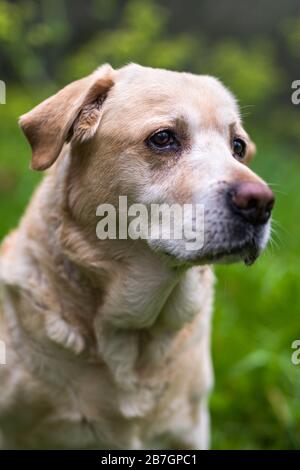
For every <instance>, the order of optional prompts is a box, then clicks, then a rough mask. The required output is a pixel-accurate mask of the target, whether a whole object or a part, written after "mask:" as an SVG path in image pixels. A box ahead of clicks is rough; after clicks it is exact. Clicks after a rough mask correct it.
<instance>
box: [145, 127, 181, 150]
mask: <svg viewBox="0 0 300 470" xmlns="http://www.w3.org/2000/svg"><path fill="white" fill-rule="evenodd" d="M147 143H148V145H149V146H150V147H153V148H155V149H159V150H164V149H170V150H171V149H176V148H178V147H179V146H180V144H179V142H178V140H177V139H176V136H175V134H174V132H172V131H171V130H169V129H164V130H161V131H158V132H156V133H155V134H152V135H151V136H150V137H149V138H148V139H147Z"/></svg>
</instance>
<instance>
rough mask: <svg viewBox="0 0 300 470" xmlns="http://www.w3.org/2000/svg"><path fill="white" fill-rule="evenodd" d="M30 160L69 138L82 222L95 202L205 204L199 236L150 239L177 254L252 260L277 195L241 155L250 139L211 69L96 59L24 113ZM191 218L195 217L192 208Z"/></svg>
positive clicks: (51, 153)
mask: <svg viewBox="0 0 300 470" xmlns="http://www.w3.org/2000/svg"><path fill="white" fill-rule="evenodd" d="M20 122H21V127H22V129H23V131H24V132H25V135H26V136H27V138H28V140H29V142H30V144H31V146H32V149H33V159H32V167H33V168H34V169H37V170H44V169H46V168H49V167H50V166H51V165H52V164H53V163H54V162H55V161H56V159H57V158H58V156H59V154H60V152H61V150H62V147H63V145H64V143H65V142H67V141H69V142H70V143H71V165H70V172H69V186H68V187H69V191H70V193H69V204H70V207H71V208H72V211H73V213H74V217H75V219H77V220H78V221H79V222H80V223H81V224H82V225H83V224H91V223H93V222H94V221H95V211H96V207H97V206H98V205H99V204H100V203H104V202H106V203H107V202H109V203H112V204H115V205H116V204H117V200H118V196H119V195H126V196H127V197H128V202H129V203H140V204H145V205H146V206H147V207H149V205H150V204H153V203H155V204H169V205H171V204H176V203H178V204H180V205H185V204H187V205H191V204H192V205H197V204H198V205H202V206H203V208H204V243H203V246H201V248H199V249H197V250H187V249H186V243H184V241H186V240H178V239H169V240H166V239H160V240H155V241H154V240H151V239H149V240H148V244H149V246H150V247H151V248H152V249H155V250H159V251H161V252H164V253H167V254H169V255H171V256H172V257H173V258H174V259H176V260H178V261H183V262H192V263H193V262H197V263H208V262H220V261H222V262H228V261H237V260H245V261H246V262H249V263H250V262H252V261H254V260H255V259H256V257H257V256H258V255H259V253H260V252H261V250H262V249H263V248H264V247H265V245H266V243H267V241H268V238H269V232H270V214H271V210H272V207H273V203H274V196H273V193H272V192H271V190H270V189H269V188H268V186H267V185H266V184H265V183H264V182H263V181H262V180H261V179H260V178H259V177H258V176H257V175H255V174H254V173H253V172H252V171H251V170H250V169H249V168H248V167H247V166H246V164H247V163H248V162H249V160H250V159H251V157H252V155H253V154H254V152H255V145H254V144H253V143H252V142H251V140H250V138H249V136H248V134H247V133H246V132H245V130H244V129H243V127H242V124H241V119H240V115H239V111H238V107H237V104H236V101H235V99H234V97H233V96H232V94H231V93H230V92H229V91H228V90H227V89H226V88H225V87H224V86H223V85H222V84H221V83H220V82H219V81H218V80H217V79H215V78H212V77H208V76H197V75H192V74H189V73H177V72H171V71H166V70H161V69H151V68H145V67H141V66H138V65H134V64H132V65H128V66H126V67H123V68H121V69H119V70H113V69H112V68H111V67H110V66H108V65H105V66H102V67H100V68H99V69H98V70H97V71H96V72H94V73H93V74H91V75H90V76H88V77H86V78H84V79H82V80H79V81H77V82H74V83H72V84H71V85H69V86H67V87H66V88H64V89H63V90H61V91H60V92H59V93H58V94H56V95H55V96H53V97H51V98H49V99H48V100H46V101H45V102H43V103H42V104H40V105H39V106H37V107H36V108H34V109H33V110H32V111H31V112H29V113H28V114H26V115H25V116H23V117H22V118H21V121H20ZM192 220H193V217H192Z"/></svg>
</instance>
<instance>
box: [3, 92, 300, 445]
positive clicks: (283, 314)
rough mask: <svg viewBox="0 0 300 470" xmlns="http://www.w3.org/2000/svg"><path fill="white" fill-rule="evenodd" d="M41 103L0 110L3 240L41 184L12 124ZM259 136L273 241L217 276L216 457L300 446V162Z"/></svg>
mask: <svg viewBox="0 0 300 470" xmlns="http://www.w3.org/2000/svg"><path fill="white" fill-rule="evenodd" d="M37 95H38V94H37ZM38 100H39V97H38V96H35V97H32V96H28V94H26V93H25V92H24V93H21V92H18V91H17V90H14V91H13V93H12V95H11V96H10V97H8V104H7V105H5V106H0V119H1V127H0V159H1V161H0V239H1V238H2V237H3V236H4V234H5V233H6V232H7V231H8V230H9V229H11V228H12V227H14V226H15V225H16V223H17V221H18V219H19V217H20V216H21V214H22V212H23V210H24V207H25V206H26V204H27V203H28V200H29V198H30V194H31V193H32V190H33V188H34V186H35V185H36V183H37V182H38V180H39V178H40V175H38V174H36V173H34V172H32V171H30V170H29V157H30V152H29V147H28V145H27V144H26V142H25V139H24V137H23V136H22V134H21V132H20V131H19V130H18V127H17V124H16V119H17V116H18V115H19V114H21V113H22V112H24V111H25V110H27V109H29V108H30V107H31V105H32V102H33V101H34V102H37V101H38ZM258 135H260V139H259V148H260V151H259V153H258V157H257V159H256V160H255V162H254V164H253V168H254V169H255V170H256V171H258V172H259V174H261V175H262V176H263V177H265V178H266V180H267V181H268V182H271V183H274V187H273V188H274V190H275V192H276V193H277V203H276V208H275V211H274V218H275V220H276V221H277V222H276V223H275V225H274V227H275V230H276V232H277V234H274V240H275V242H276V243H274V246H273V247H270V248H269V249H268V250H267V252H266V253H265V254H264V255H263V256H262V257H261V259H259V260H258V261H257V263H256V264H255V265H254V266H252V267H251V268H247V267H245V266H243V265H234V266H224V267H218V268H217V269H216V273H217V278H218V282H217V285H216V292H217V297H216V305H215V315H214V328H213V357H214V366H215V376H216V384H215V389H214V392H213V394H212V398H211V409H212V424H213V433H212V446H213V448H216V449H265V448H272V449H279V448H282V449H293V448H300V424H299V423H300V406H299V405H300V366H298V367H297V366H295V365H292V363H291V352H292V350H291V343H292V341H293V340H294V339H298V338H299V339H300V321H299V316H300V292H299V287H300V269H299V258H300V243H299V241H300V224H299V219H300V210H299V209H300V207H299V201H300V197H299V172H300V162H299V160H297V155H296V154H295V153H294V151H292V150H291V149H289V148H288V147H287V146H284V145H282V146H278V145H277V144H274V143H272V140H271V139H268V138H267V136H264V135H261V133H259V134H258ZM254 136H255V139H256V140H257V135H255V133H254Z"/></svg>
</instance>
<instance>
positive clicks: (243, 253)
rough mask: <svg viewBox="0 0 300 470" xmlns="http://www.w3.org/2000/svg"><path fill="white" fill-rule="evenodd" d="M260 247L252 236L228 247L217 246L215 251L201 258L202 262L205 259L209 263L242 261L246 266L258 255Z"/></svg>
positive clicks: (253, 261)
mask: <svg viewBox="0 0 300 470" xmlns="http://www.w3.org/2000/svg"><path fill="white" fill-rule="evenodd" d="M260 253H261V248H260V247H259V244H258V243H257V241H256V240H255V238H252V239H251V240H247V241H244V242H240V243H237V244H236V245H232V246H230V247H229V248H228V247H226V248H223V249H222V248H221V247H219V248H218V249H217V250H216V251H213V252H212V253H211V254H207V255H205V256H204V257H201V258H202V262H203V261H204V260H205V262H206V263H209V264H229V263H236V262H239V261H243V262H244V263H245V265H246V266H250V265H252V264H253V263H255V261H256V260H257V258H258V257H259V255H260Z"/></svg>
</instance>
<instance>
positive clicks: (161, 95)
mask: <svg viewBox="0 0 300 470" xmlns="http://www.w3.org/2000/svg"><path fill="white" fill-rule="evenodd" d="M108 101H109V103H108V105H109V108H111V110H113V113H114V115H115V116H116V117H118V119H121V120H122V116H123V117H124V118H125V117H126V118H125V120H126V121H127V123H128V125H129V126H130V124H131V123H132V124H134V125H135V124H137V125H138V123H140V122H141V120H142V119H150V120H151V119H155V118H156V117H160V118H161V119H162V120H163V119H176V118H182V117H183V118H185V119H186V120H187V121H189V122H190V123H195V124H196V125H197V126H198V125H199V124H200V125H201V124H208V125H211V124H213V125H215V126H218V125H219V126H227V125H230V124H231V123H233V122H235V121H236V120H237V119H238V116H239V112H238V107H237V104H236V101H235V99H234V97H233V95H232V94H231V92H230V91H229V90H228V89H227V88H226V87H225V86H224V85H223V84H222V83H221V82H220V81H219V80H218V79H216V78H213V77H210V76H206V75H194V74H191V73H185V72H173V71H169V70H163V69H153V68H150V67H143V66H139V65H135V64H131V65H129V66H126V67H123V68H122V69H119V70H118V71H117V72H116V77H115V85H114V87H113V89H112V90H111V93H110V96H109V100H108ZM201 121H202V122H201Z"/></svg>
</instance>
